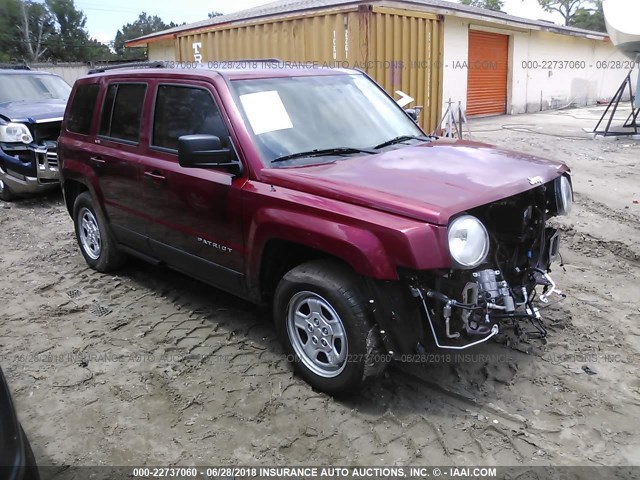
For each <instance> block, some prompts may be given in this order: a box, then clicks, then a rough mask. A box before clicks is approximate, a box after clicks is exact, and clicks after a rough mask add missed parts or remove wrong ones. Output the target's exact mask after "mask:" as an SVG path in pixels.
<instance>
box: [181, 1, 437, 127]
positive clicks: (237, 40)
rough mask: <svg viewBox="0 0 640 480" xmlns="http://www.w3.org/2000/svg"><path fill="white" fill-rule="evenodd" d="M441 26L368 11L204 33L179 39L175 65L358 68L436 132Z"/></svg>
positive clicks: (420, 17) (410, 15)
mask: <svg viewBox="0 0 640 480" xmlns="http://www.w3.org/2000/svg"><path fill="white" fill-rule="evenodd" d="M442 28H443V24H442V20H441V19H439V18H438V17H436V16H435V15H431V14H426V13H421V12H412V11H409V10H400V9H390V8H382V7H373V8H372V7H371V6H368V5H365V6H361V7H360V8H347V9H343V10H331V11H324V12H323V11H318V12H314V13H313V14H305V15H298V16H290V17H282V18H277V19H267V20H261V21H253V22H244V23H239V24H233V25H219V26H212V27H209V29H208V30H200V31H197V32H186V34H184V35H182V36H178V38H177V40H176V43H177V51H178V54H179V56H178V60H180V61H182V62H190V61H193V60H194V53H195V51H194V48H193V45H194V43H201V44H202V46H201V47H200V54H201V55H202V62H203V63H207V62H209V61H216V60H217V61H224V60H239V59H256V58H279V59H281V60H283V61H289V62H309V63H311V62H318V63H319V64H320V66H324V65H326V66H337V67H341V66H344V67H349V68H359V69H361V70H364V71H366V72H367V73H368V74H369V75H371V76H372V77H373V78H374V79H375V80H376V81H377V82H378V83H379V84H380V85H382V87H383V88H384V89H385V90H386V91H387V92H388V93H389V94H390V95H392V96H393V97H394V98H398V95H396V94H395V92H396V90H402V91H403V92H404V93H406V94H408V95H410V96H411V97H413V98H415V99H416V100H415V102H414V103H412V104H410V105H408V106H409V107H414V106H418V105H419V106H422V107H424V110H423V112H422V114H421V118H420V119H419V120H420V124H421V125H422V126H423V127H424V128H425V130H427V131H431V130H433V129H435V127H436V124H437V122H438V120H439V115H440V110H441V93H440V92H441V78H442V69H441V59H442V48H441V45H442V40H441V39H442Z"/></svg>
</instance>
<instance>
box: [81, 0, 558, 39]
mask: <svg viewBox="0 0 640 480" xmlns="http://www.w3.org/2000/svg"><path fill="white" fill-rule="evenodd" d="M75 3H76V6H77V7H78V8H79V9H81V10H83V11H84V13H85V15H86V16H87V28H88V30H89V33H90V34H91V36H92V37H94V38H96V39H98V40H100V41H101V42H105V43H106V42H109V41H111V40H113V38H114V37H115V35H116V32H117V31H118V29H119V28H121V27H122V25H125V24H127V23H131V22H133V21H135V19H136V18H138V15H139V14H140V12H143V11H144V12H147V13H148V14H150V15H158V16H159V17H161V18H162V19H163V20H164V21H165V22H166V23H169V22H171V21H173V22H177V23H182V22H187V23H190V22H196V21H198V20H203V19H205V18H207V13H209V12H211V11H214V10H215V11H218V12H222V13H231V12H235V11H238V10H244V9H245V8H251V7H255V6H257V5H263V4H266V3H270V1H269V0H235V1H229V0H175V1H167V0H135V1H133V0H109V2H108V3H106V2H101V1H100V0H75ZM505 11H506V12H507V13H510V14H512V15H518V16H521V17H528V18H541V19H546V20H554V21H556V22H558V21H559V20H558V17H557V16H554V15H550V14H548V13H545V12H544V11H542V9H541V8H540V7H539V6H538V3H537V1H536V0H506V2H505Z"/></svg>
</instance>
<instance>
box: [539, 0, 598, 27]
mask: <svg viewBox="0 0 640 480" xmlns="http://www.w3.org/2000/svg"><path fill="white" fill-rule="evenodd" d="M538 3H539V4H540V6H541V7H542V9H543V10H544V11H546V12H549V13H553V12H556V13H559V14H560V15H562V18H563V19H564V24H565V25H567V26H569V25H571V24H572V20H573V18H574V16H575V15H576V14H577V13H578V11H581V10H583V11H593V10H594V8H595V1H594V0H538Z"/></svg>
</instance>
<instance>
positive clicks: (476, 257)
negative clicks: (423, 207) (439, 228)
mask: <svg viewBox="0 0 640 480" xmlns="http://www.w3.org/2000/svg"><path fill="white" fill-rule="evenodd" d="M449 252H451V258H452V259H453V261H454V262H455V263H456V264H458V266H459V267H462V268H475V267H477V266H478V265H480V264H481V263H482V262H484V260H485V259H486V258H487V254H488V253H489V234H488V233H487V229H486V228H485V227H484V225H483V224H482V222H481V221H480V220H478V219H477V218H476V217H472V216H471V215H463V216H461V217H458V218H456V219H455V220H454V221H453V222H452V223H451V225H449Z"/></svg>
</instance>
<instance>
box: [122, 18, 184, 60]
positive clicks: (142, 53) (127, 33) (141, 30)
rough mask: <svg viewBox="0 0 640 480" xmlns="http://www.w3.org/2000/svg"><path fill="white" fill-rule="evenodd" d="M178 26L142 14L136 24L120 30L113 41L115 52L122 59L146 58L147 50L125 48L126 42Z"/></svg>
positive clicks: (130, 24)
mask: <svg viewBox="0 0 640 480" xmlns="http://www.w3.org/2000/svg"><path fill="white" fill-rule="evenodd" d="M177 26H178V24H176V23H173V22H171V23H169V24H166V23H164V22H163V21H162V19H161V18H160V17H158V16H157V15H154V16H151V15H147V13H146V12H142V13H141V14H140V15H139V16H138V19H137V20H136V21H135V22H133V23H127V24H126V25H123V26H122V28H121V29H120V30H118V32H117V33H116V38H115V40H114V41H113V50H114V51H115V53H116V55H118V56H119V57H120V58H125V59H135V58H146V55H147V53H146V49H145V48H127V47H125V42H127V41H129V40H133V39H135V38H138V37H143V36H145V35H149V34H152V33H155V32H160V31H162V30H166V29H168V28H173V27H177Z"/></svg>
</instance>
